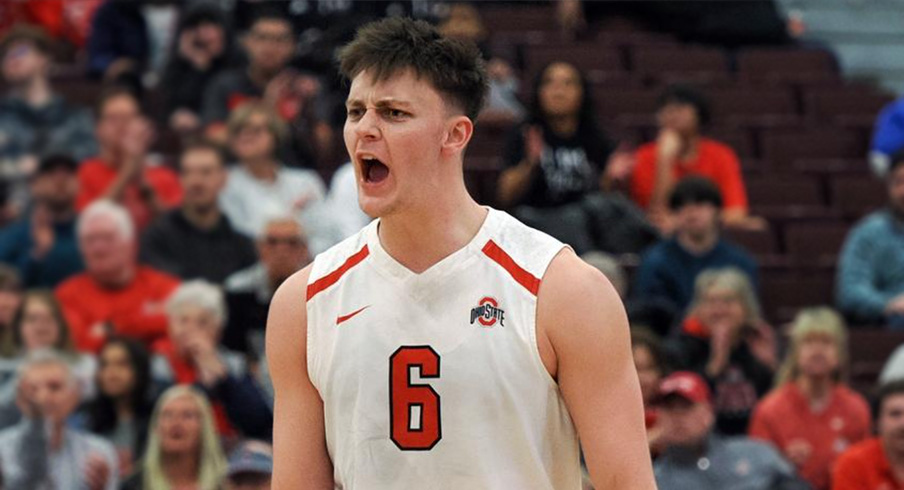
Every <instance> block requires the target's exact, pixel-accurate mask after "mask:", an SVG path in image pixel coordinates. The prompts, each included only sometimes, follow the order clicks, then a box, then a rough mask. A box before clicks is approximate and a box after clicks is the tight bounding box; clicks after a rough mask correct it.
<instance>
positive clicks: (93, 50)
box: [88, 0, 151, 82]
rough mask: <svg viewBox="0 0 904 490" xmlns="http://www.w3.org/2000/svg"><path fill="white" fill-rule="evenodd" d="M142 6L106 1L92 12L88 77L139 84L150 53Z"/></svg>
mask: <svg viewBox="0 0 904 490" xmlns="http://www.w3.org/2000/svg"><path fill="white" fill-rule="evenodd" d="M143 3H144V2H132V1H124V0H107V1H106V2H104V4H103V5H101V6H100V7H99V8H98V9H97V10H96V11H95V12H94V18H93V19H92V21H91V30H90V35H89V37H88V73H89V74H90V75H92V76H95V77H103V78H104V80H106V81H115V82H121V81H123V80H125V79H130V80H132V81H134V82H139V81H140V75H141V73H143V72H144V70H145V68H146V66H147V62H148V58H149V57H150V52H151V41H150V37H149V33H148V26H147V23H146V22H145V18H144V14H143V13H142V7H143Z"/></svg>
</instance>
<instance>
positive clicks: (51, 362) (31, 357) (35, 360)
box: [18, 348, 78, 387]
mask: <svg viewBox="0 0 904 490" xmlns="http://www.w3.org/2000/svg"><path fill="white" fill-rule="evenodd" d="M38 366H60V367H62V368H63V370H64V371H66V380H67V382H68V383H69V386H70V387H78V378H77V377H76V375H75V369H74V368H73V366H72V363H71V362H70V361H69V358H67V357H66V356H64V355H63V354H62V353H60V352H59V351H57V350H55V349H52V348H41V349H36V350H33V351H31V352H29V353H28V355H26V356H25V361H23V362H22V364H20V365H19V368H18V375H19V382H20V383H21V382H22V380H23V379H24V378H25V374H26V373H28V371H30V370H31V369H33V368H35V367H38Z"/></svg>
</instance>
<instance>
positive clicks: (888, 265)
mask: <svg viewBox="0 0 904 490" xmlns="http://www.w3.org/2000/svg"><path fill="white" fill-rule="evenodd" d="M835 285H836V293H837V296H838V308H839V309H841V310H842V311H843V312H844V313H846V314H847V315H849V316H851V317H853V318H855V319H856V320H858V321H868V322H869V321H881V319H882V316H883V310H884V309H885V305H886V303H888V301H889V300H891V299H892V298H894V297H895V296H897V295H899V294H902V293H904V222H901V221H898V220H896V219H895V218H894V216H893V215H892V214H891V212H890V211H887V210H883V211H876V212H875V213H872V214H870V215H869V216H867V217H865V218H863V219H862V220H861V221H860V222H859V223H857V225H856V226H854V228H852V229H851V231H850V233H848V236H847V240H845V243H844V247H843V248H842V249H841V257H840V258H839V260H838V280H837V281H836V283H835Z"/></svg>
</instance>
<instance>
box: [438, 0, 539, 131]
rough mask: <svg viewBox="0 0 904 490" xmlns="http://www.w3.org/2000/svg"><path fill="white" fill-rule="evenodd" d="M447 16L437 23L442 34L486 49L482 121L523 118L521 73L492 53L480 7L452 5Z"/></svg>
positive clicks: (484, 50)
mask: <svg viewBox="0 0 904 490" xmlns="http://www.w3.org/2000/svg"><path fill="white" fill-rule="evenodd" d="M447 10H448V11H447V13H446V15H445V17H444V18H443V19H442V20H441V21H440V22H439V24H438V25H437V26H436V28H437V30H438V31H439V32H440V34H442V35H443V36H445V37H447V38H450V39H458V40H460V41H464V42H471V43H474V44H475V45H477V47H478V48H479V49H480V50H481V52H483V55H484V58H485V59H486V62H487V75H488V77H489V83H490V87H489V92H488V93H487V100H486V103H485V104H484V107H483V109H482V110H481V111H480V116H479V117H478V119H479V120H480V122H481V123H482V124H487V123H490V124H505V123H513V122H517V121H520V120H521V118H523V117H524V106H522V105H521V102H519V101H518V88H519V82H518V77H517V76H515V73H514V70H512V67H511V65H509V64H508V62H506V61H505V60H503V59H501V58H498V57H493V56H492V53H491V52H490V46H489V45H488V42H487V41H488V40H489V32H488V31H487V28H486V25H485V24H484V22H483V19H482V18H481V15H480V11H479V10H478V9H477V7H476V6H475V5H473V4H470V3H465V2H459V3H453V4H451V5H449V8H448V9H447Z"/></svg>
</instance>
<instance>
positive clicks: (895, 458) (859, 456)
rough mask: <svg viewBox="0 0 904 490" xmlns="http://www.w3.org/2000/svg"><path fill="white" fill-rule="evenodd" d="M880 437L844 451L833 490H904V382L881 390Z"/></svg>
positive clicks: (835, 470) (894, 382)
mask: <svg viewBox="0 0 904 490" xmlns="http://www.w3.org/2000/svg"><path fill="white" fill-rule="evenodd" d="M876 398H877V404H878V419H877V422H876V425H877V426H878V433H879V435H878V437H873V438H870V439H867V440H865V441H862V442H860V443H857V444H855V445H853V446H851V447H850V449H848V450H847V451H845V452H844V454H842V455H841V456H840V457H839V458H838V461H837V462H836V463H835V468H834V469H833V471H832V490H904V380H897V381H892V382H889V383H886V384H884V385H882V386H881V387H880V388H879V391H878V394H877V397H876Z"/></svg>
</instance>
